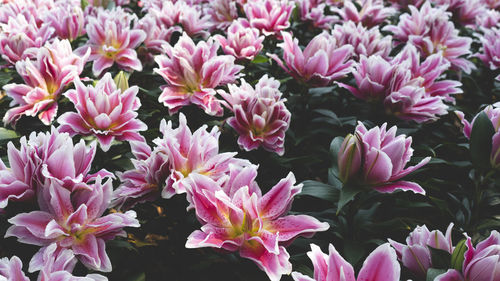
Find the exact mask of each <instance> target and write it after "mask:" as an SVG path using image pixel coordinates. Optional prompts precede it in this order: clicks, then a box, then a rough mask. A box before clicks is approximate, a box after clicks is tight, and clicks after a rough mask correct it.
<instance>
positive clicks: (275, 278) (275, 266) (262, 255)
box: [240, 246, 292, 281]
mask: <svg viewBox="0 0 500 281" xmlns="http://www.w3.org/2000/svg"><path fill="white" fill-rule="evenodd" d="M240 255H241V256H242V257H244V258H248V259H250V260H253V261H254V262H255V263H256V264H257V266H259V268H260V269H262V270H263V271H264V272H266V274H267V276H268V277H269V279H271V281H279V280H280V279H281V276H282V275H283V274H290V273H291V272H292V264H291V263H290V262H289V261H288V259H289V258H290V255H289V254H288V252H287V251H286V249H285V248H284V247H282V246H280V247H279V254H278V255H276V254H272V253H269V252H267V251H266V250H264V247H263V246H259V247H242V248H241V249H240Z"/></svg>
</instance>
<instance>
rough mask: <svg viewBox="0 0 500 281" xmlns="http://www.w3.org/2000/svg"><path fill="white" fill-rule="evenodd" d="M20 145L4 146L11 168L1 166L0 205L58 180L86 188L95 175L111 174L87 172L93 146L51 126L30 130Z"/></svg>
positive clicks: (29, 195)
mask: <svg viewBox="0 0 500 281" xmlns="http://www.w3.org/2000/svg"><path fill="white" fill-rule="evenodd" d="M20 143H21V147H20V149H19V150H17V149H16V148H15V147H14V144H13V143H12V142H10V143H9V144H8V145H7V147H8V148H7V154H8V157H9V164H10V167H11V168H10V169H7V168H6V167H5V165H3V163H1V164H2V165H1V166H2V167H1V169H0V175H2V177H1V180H0V200H1V201H0V207H1V208H3V207H5V206H6V205H7V201H8V200H14V201H26V200H30V199H32V198H33V196H34V194H35V193H37V192H39V190H40V189H41V188H43V187H44V186H46V185H48V184H49V182H50V181H54V182H57V183H58V184H60V185H62V186H64V187H65V188H67V189H68V190H71V191H74V190H77V189H80V188H87V184H86V183H88V182H91V181H94V180H95V179H96V177H97V176H101V177H103V178H104V177H114V176H113V174H111V173H109V172H107V171H106V170H100V171H98V172H97V173H96V174H89V171H90V166H91V163H92V160H93V159H94V155H95V146H94V145H93V144H92V145H91V146H90V148H87V147H86V146H85V142H84V141H83V140H82V141H80V142H79V143H77V144H75V145H73V141H72V139H71V138H70V136H69V135H68V134H62V133H59V132H58V131H56V130H55V129H54V128H52V131H51V132H50V133H39V134H36V133H34V132H33V133H31V135H30V136H29V138H28V139H27V138H26V137H24V136H23V137H22V138H21V140H20Z"/></svg>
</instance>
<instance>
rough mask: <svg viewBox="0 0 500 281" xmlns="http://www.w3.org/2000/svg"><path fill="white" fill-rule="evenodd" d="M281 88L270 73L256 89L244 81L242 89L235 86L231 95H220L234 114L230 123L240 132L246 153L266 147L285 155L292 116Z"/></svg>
mask: <svg viewBox="0 0 500 281" xmlns="http://www.w3.org/2000/svg"><path fill="white" fill-rule="evenodd" d="M279 86H280V83H279V81H277V80H275V79H274V78H269V77H268V76H267V74H266V75H264V76H263V77H262V78H260V80H259V82H258V83H257V84H256V85H255V88H253V87H252V86H251V85H250V84H248V83H247V82H245V80H243V79H241V86H239V87H238V86H236V85H232V84H231V85H229V93H226V92H222V91H221V92H220V94H221V96H222V97H223V98H224V99H225V100H226V101H227V103H228V106H229V108H230V109H231V111H232V112H233V113H234V116H232V117H229V118H228V119H227V123H228V124H229V125H230V126H231V127H233V129H235V130H236V132H238V134H239V137H238V144H239V145H240V147H242V148H243V149H245V150H246V151H250V150H253V149H257V148H258V147H259V146H262V147H263V148H264V149H266V150H268V151H273V152H276V153H277V154H278V155H283V153H285V148H284V143H285V132H286V130H288V127H289V126H290V118H291V113H290V111H288V109H287V108H286V106H285V101H286V99H284V98H282V97H281V96H282V93H281V92H280V90H279Z"/></svg>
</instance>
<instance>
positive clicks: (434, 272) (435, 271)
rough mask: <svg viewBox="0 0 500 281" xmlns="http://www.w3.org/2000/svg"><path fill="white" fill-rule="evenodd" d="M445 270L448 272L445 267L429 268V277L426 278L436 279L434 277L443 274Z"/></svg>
mask: <svg viewBox="0 0 500 281" xmlns="http://www.w3.org/2000/svg"><path fill="white" fill-rule="evenodd" d="M445 272H446V270H445V269H437V268H429V269H428V270H427V278H426V279H425V280H426V281H434V279H436V277H438V276H439V275H441V274H443V273H445Z"/></svg>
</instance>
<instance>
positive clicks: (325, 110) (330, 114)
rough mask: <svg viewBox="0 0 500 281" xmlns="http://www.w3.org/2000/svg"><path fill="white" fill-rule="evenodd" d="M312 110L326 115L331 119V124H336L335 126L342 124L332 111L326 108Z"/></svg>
mask: <svg viewBox="0 0 500 281" xmlns="http://www.w3.org/2000/svg"><path fill="white" fill-rule="evenodd" d="M314 111H315V112H317V113H319V114H321V115H323V116H326V117H328V118H329V120H331V121H332V124H334V125H337V126H341V125H342V123H341V122H340V120H339V117H338V116H337V114H335V113H334V112H333V111H331V110H328V109H315V110H314Z"/></svg>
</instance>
